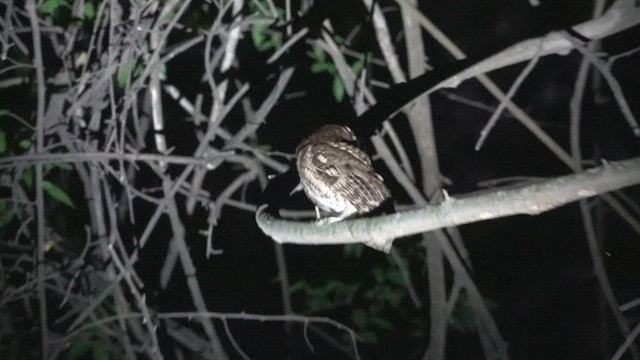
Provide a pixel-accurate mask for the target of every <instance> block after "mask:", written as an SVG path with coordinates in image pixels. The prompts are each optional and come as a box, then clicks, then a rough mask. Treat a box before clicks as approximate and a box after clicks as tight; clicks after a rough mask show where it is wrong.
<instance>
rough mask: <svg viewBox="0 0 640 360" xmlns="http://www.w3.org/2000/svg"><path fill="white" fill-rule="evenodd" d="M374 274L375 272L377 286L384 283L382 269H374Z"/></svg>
mask: <svg viewBox="0 0 640 360" xmlns="http://www.w3.org/2000/svg"><path fill="white" fill-rule="evenodd" d="M372 272H373V277H374V279H376V283H377V284H382V283H384V271H382V269H380V268H374V269H373V270H372Z"/></svg>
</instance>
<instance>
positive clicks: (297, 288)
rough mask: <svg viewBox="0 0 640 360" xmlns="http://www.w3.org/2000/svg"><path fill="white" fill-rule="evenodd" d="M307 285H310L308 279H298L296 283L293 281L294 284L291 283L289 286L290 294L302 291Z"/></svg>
mask: <svg viewBox="0 0 640 360" xmlns="http://www.w3.org/2000/svg"><path fill="white" fill-rule="evenodd" d="M307 286H308V285H307V282H306V281H298V282H296V283H293V285H291V286H290V287H289V293H290V294H294V293H297V292H299V291H301V290H302V289H304V288H306V287H307Z"/></svg>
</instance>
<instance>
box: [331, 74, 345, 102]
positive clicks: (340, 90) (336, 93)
mask: <svg viewBox="0 0 640 360" xmlns="http://www.w3.org/2000/svg"><path fill="white" fill-rule="evenodd" d="M332 90H333V97H335V98H336V101H338V102H342V99H344V85H343V84H342V80H340V78H339V77H338V76H336V77H334V78H333V87H332Z"/></svg>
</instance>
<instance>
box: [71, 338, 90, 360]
mask: <svg viewBox="0 0 640 360" xmlns="http://www.w3.org/2000/svg"><path fill="white" fill-rule="evenodd" d="M90 349H91V341H87V340H85V339H83V340H79V341H75V342H73V343H71V347H70V348H69V359H70V360H75V359H79V358H80V357H82V356H83V355H84V354H86V353H88V352H89V350H90Z"/></svg>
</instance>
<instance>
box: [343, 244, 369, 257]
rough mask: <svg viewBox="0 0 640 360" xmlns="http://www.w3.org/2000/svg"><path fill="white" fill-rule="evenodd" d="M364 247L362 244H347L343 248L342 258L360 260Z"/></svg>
mask: <svg viewBox="0 0 640 360" xmlns="http://www.w3.org/2000/svg"><path fill="white" fill-rule="evenodd" d="M363 250H364V245H362V244H347V245H345V246H344V257H346V258H350V257H353V258H356V259H360V258H361V257H362V251H363Z"/></svg>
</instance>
